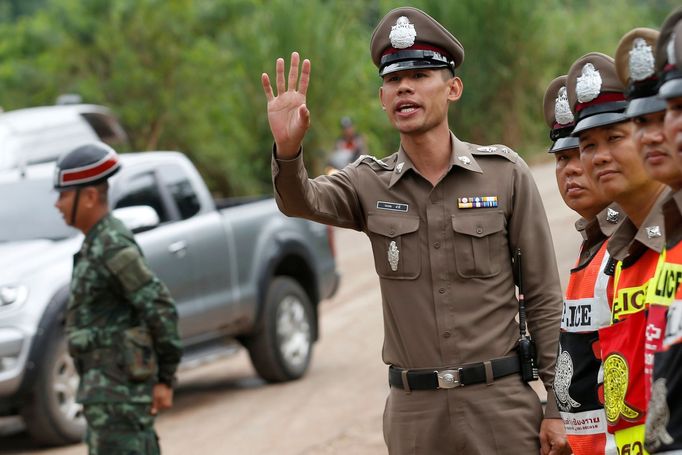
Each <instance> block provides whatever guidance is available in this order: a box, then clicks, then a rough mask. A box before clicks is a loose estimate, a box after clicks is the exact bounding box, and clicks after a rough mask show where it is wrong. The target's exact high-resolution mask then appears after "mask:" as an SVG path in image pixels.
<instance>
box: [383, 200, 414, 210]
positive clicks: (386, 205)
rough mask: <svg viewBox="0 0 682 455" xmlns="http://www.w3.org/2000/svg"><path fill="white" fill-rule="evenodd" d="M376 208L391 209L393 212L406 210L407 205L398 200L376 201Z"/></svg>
mask: <svg viewBox="0 0 682 455" xmlns="http://www.w3.org/2000/svg"><path fill="white" fill-rule="evenodd" d="M377 208H378V209H381V210H391V211H394V212H407V209H408V205H407V204H400V203H398V202H384V201H377Z"/></svg>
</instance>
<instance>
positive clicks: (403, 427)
mask: <svg viewBox="0 0 682 455" xmlns="http://www.w3.org/2000/svg"><path fill="white" fill-rule="evenodd" d="M542 418H543V412H542V405H541V404H540V400H539V399H538V396H537V394H536V393H535V392H534V391H533V389H532V388H531V387H530V386H529V385H527V384H526V383H524V382H523V381H521V378H520V377H519V376H518V375H513V376H508V377H504V378H501V379H498V380H496V381H495V382H494V383H493V384H491V385H489V386H488V385H486V384H475V385H469V386H465V387H457V388H454V389H441V390H417V391H412V392H411V393H406V392H405V391H404V390H403V389H399V388H395V387H391V391H390V393H389V396H388V399H387V400H386V408H385V409H384V440H385V441H386V445H387V446H388V452H389V454H391V455H493V454H510V455H526V454H532V455H536V454H538V453H540V439H539V432H540V424H541V422H542Z"/></svg>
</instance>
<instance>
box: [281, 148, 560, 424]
mask: <svg viewBox="0 0 682 455" xmlns="http://www.w3.org/2000/svg"><path fill="white" fill-rule="evenodd" d="M451 144H452V156H451V160H450V168H449V170H448V172H447V173H446V175H445V176H444V177H443V178H442V179H441V181H440V182H439V183H438V184H437V185H436V186H435V187H434V186H432V185H431V183H430V182H429V181H428V180H426V179H425V178H423V177H421V176H420V175H419V174H418V172H417V171H416V169H415V168H414V166H413V164H412V162H411V161H410V159H409V157H408V156H407V154H406V153H405V151H404V150H403V149H402V147H401V148H400V150H399V151H398V152H397V153H394V154H393V155H391V156H389V157H387V158H385V159H383V160H377V159H375V158H373V157H363V158H360V159H359V160H357V161H356V162H355V163H353V164H351V165H350V166H348V167H346V168H345V169H343V170H342V171H340V172H338V173H336V174H333V175H331V176H320V177H318V178H316V179H309V178H308V175H307V172H306V170H305V167H304V165H303V159H302V156H301V154H299V156H298V157H297V158H295V159H292V160H278V159H273V161H272V175H273V181H274V185H275V192H276V195H275V196H276V200H277V204H278V206H279V208H280V210H281V211H282V212H284V213H285V214H287V215H290V216H299V217H303V218H308V219H311V220H314V221H318V222H321V223H326V224H331V225H335V226H340V227H345V228H351V229H355V230H360V231H363V232H365V233H366V234H367V235H368V237H369V238H370V241H371V243H372V250H373V252H374V265H375V268H376V271H377V274H378V275H379V278H380V280H379V281H380V285H381V295H382V300H383V313H384V347H383V359H384V362H386V363H387V364H393V365H396V366H398V367H402V368H409V369H416V368H442V367H445V366H457V365H461V364H463V363H468V362H478V361H485V360H490V359H493V358H497V357H503V356H508V355H514V354H515V346H516V343H517V340H518V338H519V327H518V323H517V322H516V320H515V316H516V314H517V312H518V302H517V299H516V296H515V288H514V277H513V273H512V254H513V251H514V250H515V249H516V248H517V247H519V248H521V250H522V253H523V279H524V291H525V297H526V306H527V310H528V311H527V314H528V326H529V330H530V332H531V333H532V335H533V337H534V339H535V340H536V343H537V347H538V353H539V364H540V373H541V377H542V379H543V381H544V383H545V386H546V387H547V388H548V389H551V387H552V383H553V377H554V364H555V359H556V353H557V346H558V338H559V326H560V319H561V310H562V298H561V288H560V284H559V278H558V273H557V268H556V262H555V257H554V248H553V244H552V239H551V235H550V231H549V227H548V224H547V218H546V215H545V211H544V208H543V206H542V201H541V199H540V195H539V193H538V190H537V187H536V186H535V183H534V181H533V179H532V177H531V174H530V171H529V169H528V167H527V166H526V164H525V163H524V162H523V160H522V159H521V158H519V157H518V155H516V153H514V152H513V151H511V150H509V149H508V148H506V147H503V146H496V147H478V146H476V145H472V144H468V143H465V142H462V141H460V140H459V139H457V138H456V137H455V136H454V135H451ZM476 197H496V198H497V200H496V204H493V203H492V202H488V203H487V205H489V207H480V208H476V207H473V208H464V207H466V206H467V205H474V204H470V202H471V200H472V198H476ZM464 198H466V199H464ZM493 205H497V206H496V207H495V206H493ZM460 206H461V207H460ZM550 392H551V390H550ZM553 401H554V400H550V403H551V402H553ZM550 414H551V416H552V417H557V418H558V417H559V416H558V412H557V411H556V410H555V409H548V414H547V415H548V416H550Z"/></svg>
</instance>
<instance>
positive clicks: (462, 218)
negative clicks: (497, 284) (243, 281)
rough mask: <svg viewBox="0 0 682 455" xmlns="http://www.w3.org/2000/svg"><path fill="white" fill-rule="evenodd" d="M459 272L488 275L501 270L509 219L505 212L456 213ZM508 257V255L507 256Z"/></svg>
mask: <svg viewBox="0 0 682 455" xmlns="http://www.w3.org/2000/svg"><path fill="white" fill-rule="evenodd" d="M452 230H453V234H454V245H455V263H456V266H457V273H458V274H459V275H460V276H461V277H463V278H487V277H491V276H495V275H497V274H498V273H500V270H501V265H502V264H501V262H502V261H501V260H500V259H501V258H502V256H501V255H500V254H499V251H500V248H502V246H503V245H504V242H503V240H504V239H503V236H504V235H505V219H504V214H503V213H501V212H486V213H477V214H471V215H453V216H452ZM505 257H506V256H505Z"/></svg>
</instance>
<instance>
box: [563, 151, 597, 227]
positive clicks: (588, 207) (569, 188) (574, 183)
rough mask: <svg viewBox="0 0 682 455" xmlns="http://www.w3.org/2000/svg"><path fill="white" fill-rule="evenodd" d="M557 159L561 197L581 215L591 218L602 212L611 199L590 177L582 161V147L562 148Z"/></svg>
mask: <svg viewBox="0 0 682 455" xmlns="http://www.w3.org/2000/svg"><path fill="white" fill-rule="evenodd" d="M554 158H555V159H556V182H557V186H558V187H559V193H561V197H562V199H563V200H564V202H565V203H566V205H567V206H569V207H570V208H571V209H572V210H574V211H576V212H578V214H580V216H582V217H583V218H586V219H591V218H593V217H595V216H597V214H598V213H599V212H601V211H602V210H603V209H604V208H605V207H606V206H607V205H608V204H609V201H608V200H607V199H606V197H605V196H604V195H603V194H602V193H601V192H600V191H598V190H597V187H596V185H595V184H594V182H593V181H592V180H591V179H590V178H588V176H587V175H586V174H585V170H584V169H583V164H582V162H581V161H580V149H578V148H574V149H569V150H560V151H558V152H556V153H554Z"/></svg>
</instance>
